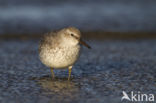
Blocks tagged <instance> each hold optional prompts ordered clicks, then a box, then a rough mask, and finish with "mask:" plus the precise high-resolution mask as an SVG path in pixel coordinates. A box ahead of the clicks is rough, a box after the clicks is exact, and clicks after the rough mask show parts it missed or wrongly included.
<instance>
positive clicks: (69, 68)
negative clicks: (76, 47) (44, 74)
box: [68, 66, 72, 81]
mask: <svg viewBox="0 0 156 103" xmlns="http://www.w3.org/2000/svg"><path fill="white" fill-rule="evenodd" d="M71 71H72V66H69V67H68V73H69V74H68V81H69V80H70V76H71Z"/></svg>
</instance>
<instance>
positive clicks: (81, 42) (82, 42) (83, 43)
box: [79, 39, 91, 49]
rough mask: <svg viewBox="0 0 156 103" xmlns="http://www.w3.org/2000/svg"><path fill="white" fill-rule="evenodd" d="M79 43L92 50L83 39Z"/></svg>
mask: <svg viewBox="0 0 156 103" xmlns="http://www.w3.org/2000/svg"><path fill="white" fill-rule="evenodd" d="M79 42H80V44H82V45H84V46H86V47H87V48H89V49H91V47H90V46H89V45H88V44H87V43H86V42H84V41H83V40H82V39H80V41H79Z"/></svg>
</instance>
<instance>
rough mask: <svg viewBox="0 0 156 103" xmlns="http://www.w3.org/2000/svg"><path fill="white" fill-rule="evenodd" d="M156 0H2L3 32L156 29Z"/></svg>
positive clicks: (0, 31)
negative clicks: (66, 28)
mask: <svg viewBox="0 0 156 103" xmlns="http://www.w3.org/2000/svg"><path fill="white" fill-rule="evenodd" d="M155 5H156V1H155V0H148V1H147V0H97V1H95V0H0V34H13V33H18V34H23V33H25V34H26V33H31V34H32V33H44V32H47V31H50V30H53V29H59V28H63V27H66V26H76V27H78V28H80V29H81V30H84V31H90V30H91V31H95V30H96V31H97V30H102V31H108V32H110V31H111V32H113V31H115V32H123V31H124V32H125V31H126V32H127V31H133V32H134V31H135V32H136V31H144V32H155V31H156V13H155V11H156V6H155Z"/></svg>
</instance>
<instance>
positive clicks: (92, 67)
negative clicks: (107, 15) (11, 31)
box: [0, 39, 156, 103]
mask: <svg viewBox="0 0 156 103" xmlns="http://www.w3.org/2000/svg"><path fill="white" fill-rule="evenodd" d="M88 42H89V44H90V45H91V46H92V48H93V49H92V50H88V49H87V48H84V47H83V50H82V55H81V56H80V58H79V61H78V62H77V63H76V65H75V66H74V67H73V71H72V80H71V81H70V82H68V81H67V77H68V72H67V70H55V73H56V79H55V80H51V73H50V69H49V68H47V67H45V66H44V65H43V64H42V63H41V62H40V61H39V59H38V53H37V49H38V40H37V39H36V40H35V39H32V40H1V41H0V47H1V49H0V54H1V55H0V78H1V79H0V102H1V103H36V102H37V103H43V102H44V103H56V102H57V103H62V102H63V103H95V102H97V103H121V96H122V91H123V90H124V91H127V92H130V91H141V92H142V93H153V94H156V84H155V83H156V82H155V77H156V74H155V73H156V67H155V65H156V62H155V61H156V40H150V39H149V40H146V39H142V40H100V41H97V40H90V41H88Z"/></svg>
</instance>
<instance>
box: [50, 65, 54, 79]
mask: <svg viewBox="0 0 156 103" xmlns="http://www.w3.org/2000/svg"><path fill="white" fill-rule="evenodd" d="M50 69H51V75H52V78H53V79H54V78H55V74H54V68H50Z"/></svg>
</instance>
